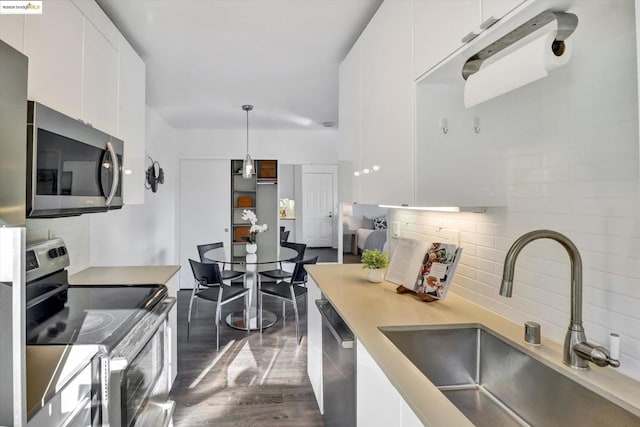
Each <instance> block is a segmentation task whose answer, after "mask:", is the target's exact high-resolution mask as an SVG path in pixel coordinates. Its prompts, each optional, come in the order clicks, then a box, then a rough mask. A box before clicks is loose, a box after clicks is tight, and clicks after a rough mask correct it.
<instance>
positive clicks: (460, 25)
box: [413, 0, 525, 79]
mask: <svg viewBox="0 0 640 427" xmlns="http://www.w3.org/2000/svg"><path fill="white" fill-rule="evenodd" d="M524 1H525V0H455V1H451V0H414V14H413V31H414V77H415V78H416V79H418V78H419V77H420V76H422V75H423V74H424V73H425V72H427V71H428V70H429V69H430V68H432V67H433V66H434V65H436V64H438V63H439V62H440V61H442V60H444V59H445V58H446V57H448V56H449V55H451V54H452V53H453V52H455V51H456V50H457V49H458V48H460V47H461V46H463V45H464V44H465V43H467V42H468V41H469V40H471V39H472V38H473V37H472V36H473V34H475V35H478V34H480V33H481V32H482V31H484V30H485V29H486V28H487V25H488V24H490V23H491V21H496V20H499V19H500V18H502V17H503V16H504V15H506V14H507V13H509V12H510V11H511V10H513V9H515V8H516V7H517V6H518V5H519V4H521V3H523V2H524ZM463 40H464V41H463Z"/></svg>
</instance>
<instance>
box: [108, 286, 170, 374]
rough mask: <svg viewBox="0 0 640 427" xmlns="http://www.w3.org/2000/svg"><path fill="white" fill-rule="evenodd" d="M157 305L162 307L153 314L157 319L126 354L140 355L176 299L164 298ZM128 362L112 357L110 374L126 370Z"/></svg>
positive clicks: (124, 359) (126, 359) (125, 358)
mask: <svg viewBox="0 0 640 427" xmlns="http://www.w3.org/2000/svg"><path fill="white" fill-rule="evenodd" d="M158 304H162V305H164V307H163V308H162V310H161V311H159V312H157V313H154V314H156V315H157V316H158V318H157V319H156V321H155V322H153V324H152V325H151V327H149V328H148V329H147V333H146V334H144V336H143V337H142V338H141V339H140V340H138V344H137V345H136V346H135V347H133V349H132V350H130V351H127V354H129V355H134V356H135V355H137V354H138V353H140V351H141V350H142V349H143V348H144V346H145V345H147V342H149V340H150V339H151V337H153V336H154V335H155V334H156V333H157V332H158V328H160V325H162V323H163V322H164V321H165V320H166V319H167V315H168V313H169V311H171V309H172V308H173V306H174V305H175V304H176V299H175V298H174V297H166V298H165V299H163V300H162V301H160V302H159V303H158ZM129 362H130V360H129V358H128V357H112V358H111V359H110V361H109V370H110V371H111V372H119V371H124V370H125V369H127V366H129Z"/></svg>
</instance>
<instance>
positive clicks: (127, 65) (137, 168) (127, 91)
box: [118, 36, 146, 205]
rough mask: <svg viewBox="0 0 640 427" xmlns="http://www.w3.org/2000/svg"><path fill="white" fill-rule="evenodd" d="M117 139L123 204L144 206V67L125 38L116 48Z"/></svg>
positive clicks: (121, 39) (121, 38) (122, 38)
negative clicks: (121, 149)
mask: <svg viewBox="0 0 640 427" xmlns="http://www.w3.org/2000/svg"><path fill="white" fill-rule="evenodd" d="M118 55H119V57H120V61H119V75H120V78H119V81H118V137H119V138H121V139H122V140H123V141H124V172H125V173H124V175H123V180H124V182H123V187H122V189H123V192H124V195H123V196H124V203H125V204H126V205H133V204H143V203H144V195H145V188H144V179H145V168H144V166H145V154H144V153H145V135H146V132H145V126H146V122H145V114H146V102H145V96H146V92H145V64H144V62H143V61H142V59H140V57H139V56H138V54H137V53H136V51H135V50H133V48H132V47H131V45H129V43H128V42H127V41H126V40H125V38H124V37H122V36H120V43H119V47H118Z"/></svg>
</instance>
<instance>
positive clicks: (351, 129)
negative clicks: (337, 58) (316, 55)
mask: <svg viewBox="0 0 640 427" xmlns="http://www.w3.org/2000/svg"><path fill="white" fill-rule="evenodd" d="M361 44H362V43H361V42H360V40H358V41H356V43H355V44H354V45H353V47H352V48H351V50H350V51H349V53H348V54H347V56H346V57H345V58H344V60H343V61H342V63H341V64H340V69H339V74H338V104H339V106H338V114H339V117H338V119H339V124H340V126H339V129H338V131H339V132H340V154H339V155H340V161H341V162H344V164H345V165H346V166H345V167H344V168H341V175H340V189H341V192H340V201H341V202H355V201H358V200H359V199H360V179H359V178H357V177H355V176H354V175H353V172H354V171H356V170H359V169H360V138H361V132H360V129H361V121H362V114H361V108H362V103H361V99H360V92H361V91H360V78H361V77H360V76H361V72H360V62H361V61H360V56H361V47H360V46H361Z"/></svg>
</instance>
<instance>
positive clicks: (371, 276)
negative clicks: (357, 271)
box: [366, 268, 386, 283]
mask: <svg viewBox="0 0 640 427" xmlns="http://www.w3.org/2000/svg"><path fill="white" fill-rule="evenodd" d="M366 270H367V279H368V280H369V281H370V282H372V283H380V282H382V281H383V280H384V272H385V271H386V269H384V268H367V269H366Z"/></svg>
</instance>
